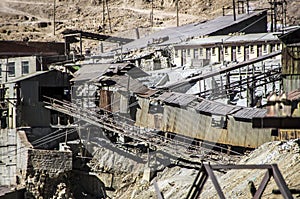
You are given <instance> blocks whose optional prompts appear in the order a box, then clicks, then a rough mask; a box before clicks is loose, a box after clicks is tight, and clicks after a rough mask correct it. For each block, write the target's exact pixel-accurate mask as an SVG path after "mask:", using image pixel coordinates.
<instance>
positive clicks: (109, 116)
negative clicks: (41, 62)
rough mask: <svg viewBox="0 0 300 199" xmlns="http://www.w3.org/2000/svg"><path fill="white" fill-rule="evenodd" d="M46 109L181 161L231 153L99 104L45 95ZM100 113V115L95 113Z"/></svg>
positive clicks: (221, 158) (219, 158)
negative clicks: (170, 133)
mask: <svg viewBox="0 0 300 199" xmlns="http://www.w3.org/2000/svg"><path fill="white" fill-rule="evenodd" d="M46 99H48V101H45V102H44V103H45V104H46V106H45V107H46V108H48V109H51V110H55V111H58V112H61V113H64V114H67V115H70V116H72V117H74V118H77V119H78V120H81V121H85V122H87V123H88V124H91V125H95V126H98V127H100V128H103V129H105V130H107V131H110V132H114V133H117V134H119V135H122V136H127V137H129V138H132V139H133V140H135V141H138V142H144V143H147V145H148V146H149V147H151V148H152V149H154V150H156V151H163V152H166V153H168V154H172V155H173V156H176V157H178V158H181V159H183V160H187V161H189V160H192V161H193V160H195V159H192V158H191V157H193V156H201V157H202V158H204V159H206V160H211V161H213V162H219V161H224V159H226V160H229V161H230V160H231V159H232V158H231V156H230V155H227V154H225V153H223V152H217V151H214V150H212V147H217V148H219V149H220V150H221V151H222V150H223V149H225V148H222V147H218V146H215V145H210V144H209V143H202V144H201V145H193V144H192V142H193V140H194V139H193V138H187V137H183V136H180V135H176V136H175V137H174V138H169V137H166V136H164V135H160V134H159V133H158V132H156V131H155V130H153V129H148V130H144V129H143V128H141V127H139V126H134V121H132V120H130V119H128V118H124V117H121V116H120V115H118V114H115V113H112V112H110V111H107V110H105V109H101V108H99V107H96V108H85V107H82V106H81V105H77V104H75V103H71V102H67V101H60V100H57V99H53V98H49V97H46ZM99 112H101V114H99ZM225 151H226V152H228V153H231V154H235V155H240V154H239V153H237V152H235V151H232V150H229V149H226V150H225Z"/></svg>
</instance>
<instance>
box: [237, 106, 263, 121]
mask: <svg viewBox="0 0 300 199" xmlns="http://www.w3.org/2000/svg"><path fill="white" fill-rule="evenodd" d="M266 114H267V110H266V109H259V108H242V109H241V110H239V111H238V112H236V113H235V114H233V117H235V118H239V119H250V120H251V119H252V118H254V117H265V116H266Z"/></svg>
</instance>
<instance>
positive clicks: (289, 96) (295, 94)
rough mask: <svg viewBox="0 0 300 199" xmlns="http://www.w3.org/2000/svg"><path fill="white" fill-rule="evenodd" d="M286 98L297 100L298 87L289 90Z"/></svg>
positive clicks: (298, 94) (298, 98)
mask: <svg viewBox="0 0 300 199" xmlns="http://www.w3.org/2000/svg"><path fill="white" fill-rule="evenodd" d="M287 99H288V100H291V101H298V100H300V88H299V89H297V90H294V91H291V92H289V93H288V96H287Z"/></svg>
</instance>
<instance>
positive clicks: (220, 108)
mask: <svg viewBox="0 0 300 199" xmlns="http://www.w3.org/2000/svg"><path fill="white" fill-rule="evenodd" d="M194 108H195V109H196V110H197V111H199V112H204V113H210V114H213V115H229V114H232V113H234V112H236V111H238V110H240V109H241V107H237V106H231V105H227V104H222V103H219V102H214V101H209V100H203V101H201V102H199V103H197V104H195V106H194Z"/></svg>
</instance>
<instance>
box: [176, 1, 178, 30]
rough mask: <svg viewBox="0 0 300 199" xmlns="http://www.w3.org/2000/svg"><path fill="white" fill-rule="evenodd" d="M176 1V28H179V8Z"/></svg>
mask: <svg viewBox="0 0 300 199" xmlns="http://www.w3.org/2000/svg"><path fill="white" fill-rule="evenodd" d="M178 1H179V0H176V18H177V27H178V26H179V8H178Z"/></svg>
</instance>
